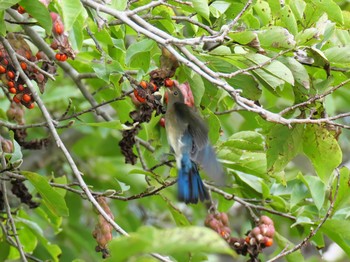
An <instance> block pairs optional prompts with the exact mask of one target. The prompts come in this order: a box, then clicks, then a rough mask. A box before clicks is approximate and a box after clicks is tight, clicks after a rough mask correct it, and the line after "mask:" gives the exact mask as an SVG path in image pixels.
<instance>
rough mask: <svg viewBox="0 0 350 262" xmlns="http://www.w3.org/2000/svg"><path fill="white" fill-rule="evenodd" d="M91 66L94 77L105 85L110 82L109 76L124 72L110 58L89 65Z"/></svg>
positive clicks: (117, 63) (116, 62)
mask: <svg viewBox="0 0 350 262" xmlns="http://www.w3.org/2000/svg"><path fill="white" fill-rule="evenodd" d="M91 66H92V69H93V70H94V71H95V73H96V75H97V76H98V77H99V78H100V79H102V80H104V81H106V82H107V83H109V82H110V76H111V74H120V73H123V71H124V70H123V68H122V66H121V65H120V64H119V62H118V61H116V60H112V59H111V58H109V59H106V60H105V61H104V62H102V61H101V62H100V61H99V62H97V63H91Z"/></svg>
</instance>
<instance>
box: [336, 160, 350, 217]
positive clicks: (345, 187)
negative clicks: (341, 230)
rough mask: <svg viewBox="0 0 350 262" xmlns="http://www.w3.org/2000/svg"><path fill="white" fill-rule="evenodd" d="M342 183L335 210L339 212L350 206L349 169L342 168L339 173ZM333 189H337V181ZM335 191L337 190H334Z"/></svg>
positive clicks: (340, 182) (340, 183)
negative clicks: (342, 208)
mask: <svg viewBox="0 0 350 262" xmlns="http://www.w3.org/2000/svg"><path fill="white" fill-rule="evenodd" d="M339 175H340V181H339V190H338V195H337V199H336V200H335V203H334V210H335V211H337V210H338V209H339V208H341V207H347V206H349V201H350V190H349V178H350V170H349V169H348V168H347V167H345V166H344V167H342V168H341V169H340V171H339ZM334 180H335V181H334V183H333V188H336V183H337V179H334ZM333 191H335V190H333Z"/></svg>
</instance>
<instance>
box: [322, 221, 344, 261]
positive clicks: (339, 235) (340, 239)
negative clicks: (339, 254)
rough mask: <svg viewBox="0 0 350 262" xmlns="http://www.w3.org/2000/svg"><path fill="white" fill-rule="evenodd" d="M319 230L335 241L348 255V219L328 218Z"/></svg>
mask: <svg viewBox="0 0 350 262" xmlns="http://www.w3.org/2000/svg"><path fill="white" fill-rule="evenodd" d="M320 231H321V232H323V233H325V234H326V235H327V236H328V237H329V238H330V239H332V240H333V241H334V242H335V243H337V244H338V245H339V246H340V247H341V248H342V249H343V250H344V251H345V253H346V254H347V255H348V256H350V245H349V243H350V221H349V220H337V219H328V220H327V221H326V222H325V223H324V224H323V226H322V227H321V228H320Z"/></svg>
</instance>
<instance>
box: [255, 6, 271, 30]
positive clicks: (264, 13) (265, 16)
mask: <svg viewBox="0 0 350 262" xmlns="http://www.w3.org/2000/svg"><path fill="white" fill-rule="evenodd" d="M253 8H254V11H255V12H256V13H257V15H258V17H259V18H260V21H261V25H262V26H263V25H267V24H268V23H269V22H270V19H271V9H270V6H269V4H268V3H267V2H266V1H262V0H258V1H257V2H256V4H255V5H254V6H253Z"/></svg>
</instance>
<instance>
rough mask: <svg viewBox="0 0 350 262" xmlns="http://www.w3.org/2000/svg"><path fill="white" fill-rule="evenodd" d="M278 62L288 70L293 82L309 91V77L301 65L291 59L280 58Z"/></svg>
mask: <svg viewBox="0 0 350 262" xmlns="http://www.w3.org/2000/svg"><path fill="white" fill-rule="evenodd" d="M278 60H279V61H280V62H282V63H283V64H285V65H286V66H287V67H288V68H289V70H290V71H291V72H292V74H293V77H294V79H295V82H297V83H299V84H300V85H301V86H303V87H305V88H306V89H310V77H309V74H308V72H307V71H306V69H305V67H304V66H303V65H302V64H300V63H299V62H298V61H297V60H295V58H292V57H280V58H279V59H278Z"/></svg>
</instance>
